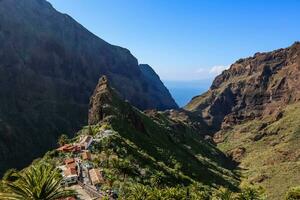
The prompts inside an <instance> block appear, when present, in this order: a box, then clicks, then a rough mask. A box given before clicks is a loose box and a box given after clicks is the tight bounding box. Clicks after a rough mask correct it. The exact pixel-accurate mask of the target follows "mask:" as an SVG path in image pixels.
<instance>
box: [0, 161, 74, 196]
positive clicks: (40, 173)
mask: <svg viewBox="0 0 300 200" xmlns="http://www.w3.org/2000/svg"><path fill="white" fill-rule="evenodd" d="M61 181H62V177H61V176H60V174H59V171H58V169H56V168H55V167H53V166H51V165H49V164H38V165H36V166H31V167H30V168H29V169H27V170H26V171H25V172H24V173H22V174H20V175H19V178H18V180H16V181H14V182H11V181H4V187H5V190H4V192H2V193H0V199H7V200H24V199H28V200H57V199H61V198H66V197H74V196H76V192H75V191H73V190H67V189H64V188H63V187H62V186H61V185H60V184H61Z"/></svg>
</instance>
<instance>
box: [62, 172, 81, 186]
mask: <svg viewBox="0 0 300 200" xmlns="http://www.w3.org/2000/svg"><path fill="white" fill-rule="evenodd" d="M77 180H78V174H77V171H76V169H72V168H67V169H66V170H65V171H63V181H62V182H63V184H64V185H71V184H75V183H77Z"/></svg>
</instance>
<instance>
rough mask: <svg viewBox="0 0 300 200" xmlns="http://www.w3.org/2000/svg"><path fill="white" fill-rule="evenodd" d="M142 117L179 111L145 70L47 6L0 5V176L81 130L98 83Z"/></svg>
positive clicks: (10, 0)
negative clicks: (103, 80)
mask: <svg viewBox="0 0 300 200" xmlns="http://www.w3.org/2000/svg"><path fill="white" fill-rule="evenodd" d="M103 74H105V75H107V77H108V78H109V80H110V81H111V84H112V85H113V86H114V88H116V90H117V91H118V92H119V94H120V96H121V98H123V99H126V100H128V101H129V102H131V103H132V104H133V105H135V106H136V107H138V108H140V109H149V108H156V109H158V110H164V109H169V108H177V105H176V103H175V101H174V100H173V99H172V97H171V95H170V93H169V92H168V90H167V89H166V88H165V87H164V85H163V84H162V83H161V82H160V81H159V78H158V76H157V75H156V74H155V72H154V71H153V70H152V69H151V68H150V66H147V67H145V66H143V65H142V66H139V65H138V62H137V59H136V58H135V57H134V56H132V55H131V53H130V52H129V51H128V50H127V49H124V48H122V47H118V46H114V45H111V44H108V43H107V42H105V41H104V40H102V39H100V38H98V37H97V36H95V35H93V34H92V33H90V32H89V31H88V30H86V29H85V28H84V27H83V26H81V25H80V24H79V23H77V22H76V21H75V20H73V19H72V18H71V17H69V16H68V15H65V14H61V13H59V12H57V11H56V10H55V9H54V8H53V7H52V6H51V5H50V4H49V3H48V2H46V1H45V0H1V1H0V94H1V95H0V138H1V139H0V174H1V172H3V170H4V169H7V168H9V167H23V166H24V164H25V163H27V162H29V161H31V160H32V159H33V158H36V157H37V156H39V155H41V154H42V153H43V152H45V151H47V150H48V149H49V148H50V147H53V146H54V145H55V144H56V139H57V137H58V136H59V135H60V134H62V133H68V134H71V133H73V132H74V131H75V130H77V129H78V128H80V127H81V126H82V125H84V124H86V122H87V112H88V100H89V97H90V95H91V94H92V91H93V89H94V87H95V86H96V84H97V81H98V79H99V77H100V76H101V75H103Z"/></svg>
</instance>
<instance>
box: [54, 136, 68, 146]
mask: <svg viewBox="0 0 300 200" xmlns="http://www.w3.org/2000/svg"><path fill="white" fill-rule="evenodd" d="M68 142H69V137H68V136H67V135H66V134H62V135H61V136H60V137H59V138H58V142H57V143H58V145H59V146H64V145H65V144H67V143H68Z"/></svg>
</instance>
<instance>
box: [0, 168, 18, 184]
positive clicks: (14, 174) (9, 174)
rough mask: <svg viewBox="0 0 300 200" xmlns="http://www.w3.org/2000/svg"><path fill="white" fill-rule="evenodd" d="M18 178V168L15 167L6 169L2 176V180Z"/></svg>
mask: <svg viewBox="0 0 300 200" xmlns="http://www.w3.org/2000/svg"><path fill="white" fill-rule="evenodd" d="M18 178H19V174H18V170H16V169H8V170H7V171H6V172H5V173H4V175H3V177H2V180H3V181H16V180H18Z"/></svg>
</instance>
